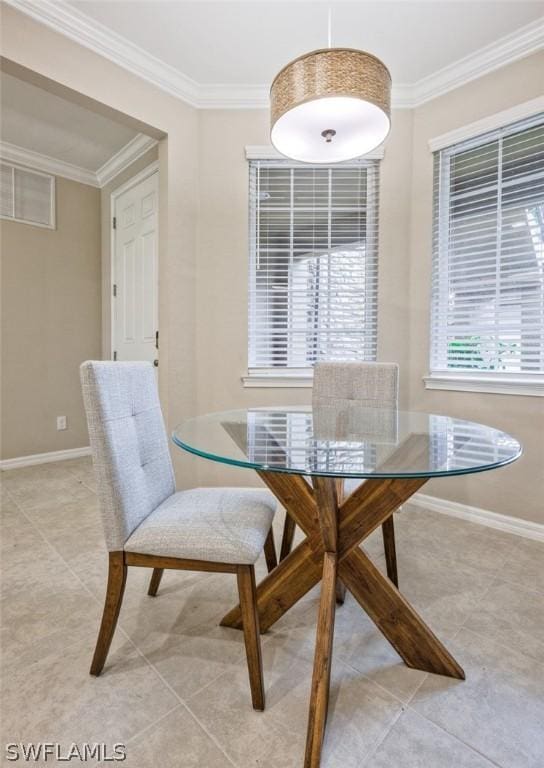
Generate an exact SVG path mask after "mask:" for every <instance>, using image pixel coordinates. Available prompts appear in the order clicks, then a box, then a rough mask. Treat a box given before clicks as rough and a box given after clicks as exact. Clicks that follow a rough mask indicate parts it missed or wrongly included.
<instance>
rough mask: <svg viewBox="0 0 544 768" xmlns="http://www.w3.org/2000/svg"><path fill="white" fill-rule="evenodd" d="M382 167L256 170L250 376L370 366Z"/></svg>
mask: <svg viewBox="0 0 544 768" xmlns="http://www.w3.org/2000/svg"><path fill="white" fill-rule="evenodd" d="M377 214H378V163H377V161H375V160H366V161H360V162H357V163H353V164H349V165H348V164H346V165H337V166H334V167H323V166H309V165H293V164H291V163H287V162H284V161H277V160H256V161H252V162H251V163H250V285H249V366H248V367H249V374H250V377H251V376H252V375H253V376H259V375H265V376H266V375H273V374H278V373H279V374H281V375H285V374H287V375H291V376H296V375H299V376H302V377H304V376H311V373H312V367H313V365H314V364H315V362H316V361H318V360H320V359H327V360H334V359H337V360H374V359H375V357H376V336H377V329H376V321H377V317H376V316H377V293H376V292H377V239H378V215H377Z"/></svg>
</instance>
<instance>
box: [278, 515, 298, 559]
mask: <svg viewBox="0 0 544 768" xmlns="http://www.w3.org/2000/svg"><path fill="white" fill-rule="evenodd" d="M295 528H296V524H295V521H294V520H293V518H292V517H291V515H290V514H289V512H286V513H285V523H284V524H283V536H282V538H281V550H280V562H281V561H282V560H284V559H285V558H286V557H287V555H288V554H289V553H290V552H291V549H292V547H293V539H294V538H295Z"/></svg>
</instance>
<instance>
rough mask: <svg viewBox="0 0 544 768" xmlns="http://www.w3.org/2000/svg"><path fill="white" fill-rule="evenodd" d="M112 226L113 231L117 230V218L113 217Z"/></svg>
mask: <svg viewBox="0 0 544 768" xmlns="http://www.w3.org/2000/svg"><path fill="white" fill-rule="evenodd" d="M112 226H113V228H114V229H117V216H114V217H113V222H112Z"/></svg>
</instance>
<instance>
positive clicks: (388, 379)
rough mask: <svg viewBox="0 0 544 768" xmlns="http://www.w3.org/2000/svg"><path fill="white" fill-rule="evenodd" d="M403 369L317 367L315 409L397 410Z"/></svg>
mask: <svg viewBox="0 0 544 768" xmlns="http://www.w3.org/2000/svg"><path fill="white" fill-rule="evenodd" d="M398 393H399V367H398V365H397V364H396V363H344V362H338V363H316V366H315V368H314V383H313V390H312V405H313V406H314V408H315V407H316V406H320V405H335V406H336V407H342V406H344V407H347V406H348V405H349V403H352V402H356V403H358V404H359V405H362V406H366V407H369V408H371V407H374V408H396V407H397V405H398Z"/></svg>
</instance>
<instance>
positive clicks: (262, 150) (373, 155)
mask: <svg viewBox="0 0 544 768" xmlns="http://www.w3.org/2000/svg"><path fill="white" fill-rule="evenodd" d="M245 152H246V160H288V159H289V158H287V157H285V155H282V154H281V152H278V150H277V149H276V148H275V147H274V146H272V144H248V145H246V148H245ZM384 157H385V149H384V146H383V144H381V145H380V146H379V147H377V148H376V149H373V150H372V152H367V154H366V155H363V156H362V157H360V158H356V160H383V158H384ZM356 160H355V161H353V160H352V161H351V162H356Z"/></svg>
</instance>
